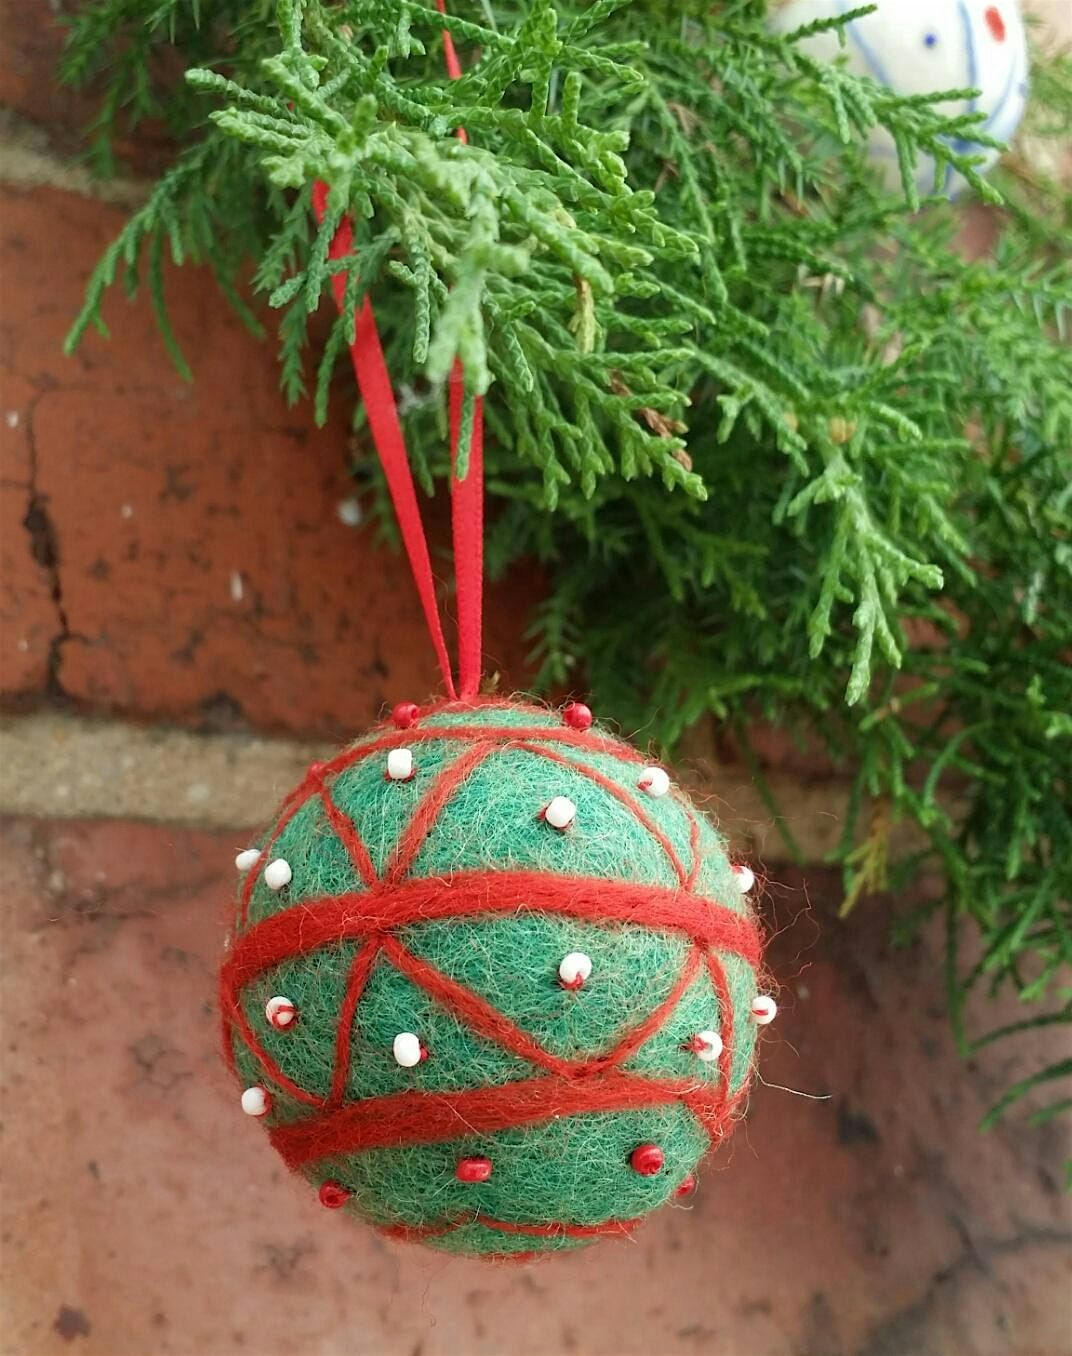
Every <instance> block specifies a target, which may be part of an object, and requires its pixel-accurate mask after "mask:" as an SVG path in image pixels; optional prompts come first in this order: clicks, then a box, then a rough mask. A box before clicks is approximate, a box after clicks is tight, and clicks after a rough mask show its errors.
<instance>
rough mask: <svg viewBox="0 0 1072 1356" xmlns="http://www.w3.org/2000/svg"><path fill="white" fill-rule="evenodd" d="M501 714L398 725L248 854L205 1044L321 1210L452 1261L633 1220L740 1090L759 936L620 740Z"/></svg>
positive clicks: (723, 1127) (700, 837) (312, 788)
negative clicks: (218, 1009) (215, 1025)
mask: <svg viewBox="0 0 1072 1356" xmlns="http://www.w3.org/2000/svg"><path fill="white" fill-rule="evenodd" d="M590 726H591V715H590V713H589V712H588V710H587V708H585V707H578V706H571V707H567V708H566V711H565V712H564V713H560V712H557V711H551V710H549V709H547V708H543V707H538V706H534V705H522V704H519V703H515V702H508V701H504V700H501V699H495V700H478V701H475V702H465V703H462V702H453V703H446V704H442V705H438V706H434V707H430V708H428V709H427V710H425V711H423V712H420V711H418V710H417V708H416V707H414V706H402V707H397V708H396V709H395V713H394V718H393V723H391V724H388V725H384V726H381V727H379V728H377V729H374V730H373V731H371V732H370V733H369V734H367V735H365V736H364V737H363V738H361V739H360V740H358V742H357V743H356V744H354V745H353V746H352V747H351V748H349V749H347V750H345V751H344V752H342V753H340V754H338V755H336V757H334V758H333V759H332V760H331V761H330V762H327V763H323V764H314V766H313V767H312V768H310V770H309V773H308V775H307V777H306V779H305V780H304V781H303V782H302V784H301V785H300V786H299V787H298V788H297V789H296V790H295V791H294V792H292V794H291V795H290V796H289V797H288V798H287V800H286V801H285V802H284V804H283V807H282V810H281V812H280V815H279V818H278V819H277V821H276V823H275V826H274V827H273V828H272V830H271V831H270V833H269V834H268V835H267V836H266V837H265V839H264V840H263V844H262V846H261V847H260V848H253V849H248V850H247V851H245V852H243V853H241V854H240V855H239V857H238V862H237V864H238V867H239V870H240V871H241V872H243V873H244V878H243V883H242V887H241V890H240V902H239V907H238V917H237V922H236V927H235V932H234V937H233V941H232V943H231V946H230V950H229V952H228V954H227V956H226V959H225V962H224V966H223V971H222V976H221V1003H222V1013H223V1020H224V1031H225V1046H226V1051H227V1056H228V1059H229V1060H230V1061H231V1063H232V1065H233V1067H234V1069H235V1071H236V1073H237V1074H238V1076H239V1078H240V1080H241V1084H242V1086H243V1087H244V1089H245V1091H244V1092H243V1093H242V1105H243V1108H244V1109H245V1110H246V1111H247V1112H249V1113H250V1114H251V1115H256V1116H261V1117H263V1119H264V1121H265V1123H266V1125H267V1128H268V1134H269V1137H270V1139H271V1141H272V1144H273V1145H274V1147H275V1149H276V1150H277V1151H278V1153H279V1154H280V1155H281V1157H282V1158H283V1160H284V1162H285V1163H286V1164H287V1165H288V1167H290V1168H292V1169H294V1170H296V1171H297V1172H299V1173H302V1174H304V1175H305V1176H306V1177H307V1178H308V1179H309V1180H310V1181H311V1182H312V1183H313V1185H314V1186H315V1187H317V1188H318V1190H319V1194H320V1200H321V1202H322V1203H323V1204H324V1205H325V1206H327V1207H331V1208H336V1207H337V1208H342V1209H344V1210H347V1211H350V1212H352V1213H353V1214H355V1215H358V1216H360V1217H361V1218H362V1219H364V1220H367V1221H369V1222H371V1223H372V1224H374V1225H376V1226H378V1227H379V1228H380V1229H382V1230H383V1231H385V1232H386V1233H388V1234H390V1235H393V1236H396V1237H399V1238H406V1239H415V1240H420V1241H422V1242H424V1243H427V1244H428V1245H429V1246H431V1247H434V1248H439V1249H442V1250H444V1251H446V1252H459V1253H475V1254H481V1255H484V1256H497V1257H503V1256H512V1257H516V1256H521V1257H527V1256H532V1255H535V1254H537V1253H543V1252H549V1251H556V1250H561V1249H570V1248H576V1247H580V1246H583V1245H584V1244H586V1243H588V1242H591V1241H592V1240H593V1239H595V1238H598V1237H600V1236H602V1235H606V1234H620V1233H622V1232H627V1231H629V1230H630V1229H632V1228H633V1227H634V1226H635V1225H636V1224H638V1223H639V1222H640V1221H641V1219H642V1218H643V1217H644V1216H645V1215H647V1214H648V1213H649V1212H650V1211H651V1210H653V1209H655V1208H656V1207H657V1206H660V1205H662V1204H664V1203H665V1202H667V1201H671V1200H673V1199H675V1197H678V1196H680V1195H683V1194H687V1193H688V1192H689V1191H690V1190H691V1189H692V1187H693V1186H694V1185H695V1179H694V1171H695V1169H696V1165H697V1163H698V1162H699V1160H700V1158H701V1157H702V1156H703V1154H704V1153H705V1152H706V1151H707V1150H708V1149H709V1148H710V1147H711V1146H712V1145H715V1144H717V1143H719V1141H720V1140H722V1139H723V1138H724V1137H725V1135H726V1134H727V1133H728V1132H729V1130H730V1128H731V1125H732V1123H733V1120H734V1118H735V1115H737V1114H739V1109H740V1106H741V1102H742V1098H743V1096H744V1093H745V1089H746V1086H747V1083H748V1077H749V1071H750V1068H751V1065H752V1058H753V1050H754V1045H755V1040H756V1028H757V1026H758V1025H760V1024H762V1023H764V1022H765V1021H767V1020H769V1019H770V1017H771V1016H772V1015H773V1011H774V1005H773V1002H772V1001H771V999H770V998H768V997H766V996H764V995H760V994H758V993H757V983H758V974H759V966H760V949H761V948H760V936H759V933H758V930H757V927H756V924H755V922H754V920H753V917H752V913H751V909H750V907H749V904H748V901H747V898H746V894H745V892H746V891H747V889H748V888H749V887H750V885H751V883H752V880H753V877H752V873H751V872H750V871H748V869H747V868H744V867H738V868H734V867H733V866H732V865H731V864H730V861H729V860H728V858H727V856H726V852H725V848H724V845H723V842H722V840H721V839H720V837H719V835H718V833H717V832H716V831H715V829H714V828H713V827H712V825H711V824H710V823H709V822H708V821H707V820H706V819H705V818H704V817H703V815H702V814H700V813H699V812H698V811H697V810H696V808H695V807H694V806H693V805H692V804H691V803H690V801H689V800H688V798H687V797H686V796H685V795H683V794H682V793H681V792H680V791H678V790H676V789H675V788H674V787H672V786H671V784H670V780H669V778H668V776H667V774H666V773H665V772H664V771H663V769H661V768H659V767H650V766H648V765H647V762H646V760H645V759H644V758H643V757H642V756H641V755H640V754H639V753H637V751H636V750H634V749H633V748H631V747H630V746H629V745H627V744H624V743H622V742H620V741H619V740H617V739H615V738H614V737H612V736H611V735H609V734H606V733H602V732H600V731H599V730H597V729H596V728H589V727H590Z"/></svg>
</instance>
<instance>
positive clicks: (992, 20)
mask: <svg viewBox="0 0 1072 1356" xmlns="http://www.w3.org/2000/svg"><path fill="white" fill-rule="evenodd" d="M983 18H984V19H985V20H986V26H987V28H989V29H990V33H991V36H992V37H993V39H994V41H995V42H1004V41H1005V20H1004V19H1003V18H1002V17H1001V10H1000V9H998V7H997V5H991V6H990V8H989V9H988V10H987V11H986V13H985V14H984V15H983Z"/></svg>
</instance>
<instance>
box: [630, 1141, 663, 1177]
mask: <svg viewBox="0 0 1072 1356" xmlns="http://www.w3.org/2000/svg"><path fill="white" fill-rule="evenodd" d="M665 1162H666V1155H665V1154H664V1153H663V1151H662V1149H660V1148H659V1146H658V1145H657V1144H638V1145H637V1147H636V1148H635V1149H634V1150H633V1152H632V1153H631V1154H630V1155H629V1166H630V1167H631V1168H632V1169H633V1171H634V1172H639V1173H640V1175H641V1177H654V1176H655V1174H656V1173H657V1172H659V1171H660V1170H661V1169H662V1166H663V1164H664V1163H665Z"/></svg>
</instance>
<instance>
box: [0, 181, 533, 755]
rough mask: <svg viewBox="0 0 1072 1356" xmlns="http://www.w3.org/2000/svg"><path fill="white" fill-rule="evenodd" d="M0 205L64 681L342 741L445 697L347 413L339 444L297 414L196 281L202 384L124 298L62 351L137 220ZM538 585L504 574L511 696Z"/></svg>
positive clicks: (29, 203) (180, 311) (249, 343)
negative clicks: (408, 703) (387, 715)
mask: <svg viewBox="0 0 1072 1356" xmlns="http://www.w3.org/2000/svg"><path fill="white" fill-rule="evenodd" d="M5 197H6V205H5V208H4V230H5V240H4V254H3V258H2V261H0V267H2V268H3V271H4V275H5V277H6V278H7V279H9V286H8V288H7V292H8V295H7V297H6V299H5V300H6V306H5V317H4V328H3V340H4V343H3V358H2V361H3V363H4V366H5V367H6V369H7V370H8V371H9V372H11V373H12V374H13V377H14V380H15V381H16V382H17V383H21V386H20V387H19V388H18V389H21V390H22V391H23V397H22V400H21V402H20V406H21V407H25V408H29V407H30V405H31V404H32V406H33V433H34V445H35V450H36V487H37V493H38V496H39V500H40V504H41V507H42V510H43V511H44V512H45V513H47V518H48V522H49V523H50V525H51V530H52V532H53V533H54V538H55V542H56V546H57V553H58V565H57V569H58V579H59V584H60V590H61V603H62V608H63V612H64V615H65V616H66V619H67V627H68V631H69V635H68V637H67V638H66V639H65V640H64V642H63V643H62V645H61V646H60V648H59V653H58V662H57V665H56V671H55V675H54V680H55V683H56V684H57V685H58V688H59V689H60V690H61V691H62V692H63V693H64V694H66V695H67V696H68V697H70V698H72V699H73V700H75V701H77V702H79V703H83V704H85V705H86V706H88V707H90V708H92V709H96V710H106V711H117V712H122V713H130V714H135V715H139V716H146V717H156V718H167V719H171V720H178V721H187V722H194V723H199V722H204V721H206V720H208V721H210V722H211V721H214V720H216V721H218V720H219V719H220V718H224V717H225V718H227V719H232V720H233V719H241V720H244V721H246V722H248V723H250V724H251V725H254V726H256V727H259V728H264V729H271V730H287V731H293V732H299V733H307V734H315V735H330V736H332V737H342V736H344V735H347V734H350V733H352V732H354V731H355V730H357V729H360V728H361V727H363V726H364V725H366V724H367V723H368V722H369V721H370V720H371V719H372V718H373V716H375V715H376V714H377V713H378V712H379V711H380V709H381V708H382V707H383V705H384V704H385V703H391V702H394V701H396V700H400V699H402V698H404V697H410V696H412V697H415V698H416V699H417V700H420V699H421V698H422V697H423V696H425V695H426V694H427V693H428V692H429V691H431V690H432V689H433V688H434V687H435V686H436V672H435V668H434V661H433V660H432V658H431V650H430V646H429V644H428V641H427V637H426V633H425V629H424V623H423V619H422V616H421V613H420V609H419V606H418V604H417V601H416V597H415V595H414V591H413V587H412V584H411V582H410V579H409V573H408V569H407V567H406V565H405V562H404V559H403V558H402V557H401V556H400V555H397V554H395V553H394V552H393V551H391V550H389V549H387V548H385V547H384V546H383V545H382V544H377V536H378V534H377V532H376V531H375V529H374V527H373V526H372V525H369V524H360V525H358V526H350V525H348V524H347V523H345V522H343V521H342V520H341V518H340V516H339V506H340V504H342V503H343V501H346V500H350V499H351V498H353V496H354V487H353V484H352V482H351V480H350V478H349V476H348V473H347V450H346V445H347V437H346V432H345V428H344V423H343V421H344V414H345V412H344V411H343V409H342V408H341V402H340V408H339V409H338V411H337V414H336V420H335V422H334V423H333V425H332V426H331V427H329V428H327V429H324V430H318V429H316V428H315V427H314V426H313V423H312V418H311V412H310V410H309V408H308V406H304V407H302V408H300V409H296V410H292V409H288V408H287V407H286V406H285V404H284V402H283V400H282V397H281V396H280V395H279V393H278V390H277V387H276V366H275V360H274V354H273V345H272V344H271V343H270V342H269V343H258V342H257V341H256V340H255V339H253V338H252V337H251V336H250V335H249V334H248V332H247V331H246V330H245V329H244V328H243V327H242V326H241V324H240V323H239V322H238V321H237V320H236V319H235V318H234V317H233V316H232V314H231V313H230V312H229V311H227V310H226V308H225V306H224V304H223V302H222V301H221V299H220V297H219V295H218V292H217V291H216V288H215V285H214V284H213V282H212V280H211V279H210V278H209V277H208V276H207V275H206V274H205V273H204V272H199V271H198V270H194V269H189V270H186V271H183V272H182V274H181V276H180V275H178V274H177V273H176V272H174V271H173V272H172V273H171V274H169V277H168V279H167V290H168V296H169V302H170V305H171V314H172V321H173V324H174V327H175V331H176V334H177V336H178V339H179V342H180V344H181V345H182V346H183V348H184V350H185V351H186V352H187V353H189V354H190V355H191V359H192V361H193V364H194V366H195V368H196V379H195V381H194V382H193V383H192V384H187V383H186V382H184V381H183V380H182V379H181V378H180V377H179V376H178V374H177V373H176V372H175V370H174V368H173V367H172V365H171V364H170V361H169V359H168V358H167V356H166V354H165V353H164V350H163V347H162V345H161V343H160V340H159V337H158V336H157V334H156V331H155V326H154V322H153V319H152V316H151V314H150V310H149V306H148V304H147V303H146V302H144V301H139V302H136V303H134V304H133V305H131V304H128V303H126V302H125V301H124V300H122V299H121V298H120V297H118V296H115V297H112V298H110V299H109V302H108V306H107V318H108V322H109V325H110V327H111V331H112V338H111V340H104V339H102V338H100V337H98V336H97V335H96V334H92V335H90V336H87V338H86V340H85V342H84V344H83V347H82V348H81V349H80V351H79V353H78V354H77V355H76V356H75V358H74V359H73V360H68V359H65V358H64V357H63V356H62V353H61V351H60V349H61V344H62V340H63V335H64V333H65V331H66V328H67V326H68V324H69V323H70V320H71V317H72V316H73V315H74V314H75V312H76V310H77V307H78V305H79V302H80V296H81V289H82V287H83V285H84V281H85V278H86V277H87V275H88V273H89V271H90V269H91V268H92V266H93V264H94V263H95V261H96V259H97V258H98V257H99V254H100V251H101V250H102V249H103V248H104V246H105V245H106V244H107V242H108V240H109V239H110V238H111V237H112V235H113V234H114V232H115V231H116V230H118V229H119V227H120V225H121V223H122V220H123V216H122V213H121V211H119V210H117V209H116V208H114V207H112V206H109V205H106V204H103V203H99V202H91V201H89V200H86V199H80V198H76V197H72V196H70V195H68V194H65V193H62V192H59V191H56V190H53V189H37V190H34V191H32V192H16V191H12V190H9V191H8V192H7V193H6V195H5ZM57 259H62V260H63V261H64V267H63V268H62V269H57V268H56V260H57ZM13 389H14V388H13ZM439 538H440V542H441V541H442V533H440V534H439ZM531 587H532V581H531V580H525V579H520V578H516V577H515V578H514V579H512V580H507V581H505V582H504V583H503V585H502V586H500V587H499V588H498V589H497V590H495V591H494V593H493V595H492V598H491V599H490V600H489V605H488V623H489V634H488V646H487V648H488V654H489V656H490V663H491V666H492V667H493V668H494V667H498V668H502V669H503V670H504V672H505V673H506V674H507V676H508V677H507V681H510V680H512V681H513V682H515V683H518V682H523V679H524V668H523V663H522V656H523V650H524V647H523V644H522V642H521V639H520V636H521V632H522V630H523V625H524V611H525V608H524V604H525V602H526V601H527V598H528V597H529V596H530V592H531ZM27 606H29V604H27ZM53 621H54V614H50V615H49V616H48V626H49V628H50V630H49V631H48V632H47V634H49V635H51V634H52V633H53V632H54V630H55V628H54V626H53ZM41 682H42V675H41V673H40V671H39V669H37V670H32V671H28V672H24V673H15V674H14V676H13V678H12V683H13V685H14V686H13V687H12V688H11V689H7V690H8V691H9V692H11V691H15V692H19V693H23V692H25V689H26V687H27V685H28V684H29V685H33V684H35V683H36V684H38V685H40V683H41Z"/></svg>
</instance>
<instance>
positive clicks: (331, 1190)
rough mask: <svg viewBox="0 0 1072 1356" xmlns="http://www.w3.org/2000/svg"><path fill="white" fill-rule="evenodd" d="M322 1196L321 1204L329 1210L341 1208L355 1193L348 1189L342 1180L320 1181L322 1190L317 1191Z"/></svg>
mask: <svg viewBox="0 0 1072 1356" xmlns="http://www.w3.org/2000/svg"><path fill="white" fill-rule="evenodd" d="M317 1194H318V1195H319V1197H320V1204H321V1205H322V1206H324V1207H325V1209H327V1210H339V1209H341V1208H342V1207H343V1206H344V1205H345V1204H346V1202H347V1201H348V1200H349V1199H350V1197H351V1196H352V1195H353V1192H352V1191H347V1189H346V1187H344V1186H343V1184H342V1183H341V1182H334V1181H327V1182H321V1183H320V1191H319V1192H318V1193H317Z"/></svg>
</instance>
